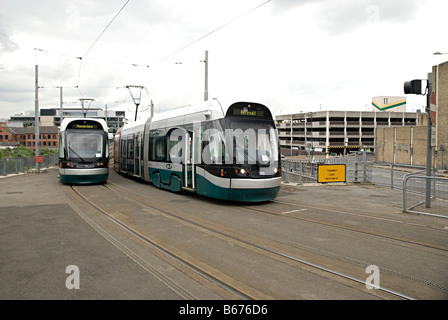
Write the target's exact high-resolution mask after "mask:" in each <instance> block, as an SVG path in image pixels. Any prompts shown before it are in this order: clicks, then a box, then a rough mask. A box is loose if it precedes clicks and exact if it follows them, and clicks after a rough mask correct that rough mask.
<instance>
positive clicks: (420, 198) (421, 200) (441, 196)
mask: <svg viewBox="0 0 448 320" xmlns="http://www.w3.org/2000/svg"><path fill="white" fill-rule="evenodd" d="M427 193H428V195H427ZM403 210H404V212H410V213H418V214H425V215H431V216H437V217H443V218H448V178H444V177H437V176H435V177H428V176H421V175H415V174H410V175H408V176H406V177H405V178H404V179H403Z"/></svg>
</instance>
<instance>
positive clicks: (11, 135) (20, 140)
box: [0, 126, 59, 150]
mask: <svg viewBox="0 0 448 320" xmlns="http://www.w3.org/2000/svg"><path fill="white" fill-rule="evenodd" d="M35 140H36V135H35V128H34V127H24V128H15V127H7V126H0V146H4V147H17V146H18V145H23V146H25V147H27V148H28V149H31V150H35V149H36V142H35ZM39 141H40V147H41V148H52V149H57V148H59V128H58V127H54V126H40V127H39Z"/></svg>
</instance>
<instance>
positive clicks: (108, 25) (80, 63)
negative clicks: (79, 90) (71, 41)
mask: <svg viewBox="0 0 448 320" xmlns="http://www.w3.org/2000/svg"><path fill="white" fill-rule="evenodd" d="M129 1H131V0H127V1H126V2H125V4H124V5H123V6H122V7H121V8H120V10H118V12H117V13H116V14H115V16H114V17H113V18H112V20H111V21H110V22H109V23H108V24H107V26H106V27H105V28H104V30H103V31H102V32H101V33H100V35H99V36H98V37H97V38H96V39H95V41H94V42H93V43H92V45H91V46H90V47H89V49H87V51H86V52H85V53H84V55H83V56H82V57H80V58H79V59H80V61H79V71H78V84H77V86H79V80H80V78H81V67H82V59H84V58H85V57H86V55H87V54H88V53H89V52H90V50H92V48H93V46H94V45H95V44H96V43H97V42H98V40H99V39H100V38H101V36H102V35H103V34H104V32H106V30H107V29H108V28H109V27H110V25H111V24H112V22H114V21H115V19H116V18H117V17H118V15H119V14H120V13H121V11H123V9H124V8H125V7H126V5H127V4H128V3H129Z"/></svg>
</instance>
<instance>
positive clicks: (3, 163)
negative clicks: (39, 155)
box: [0, 153, 59, 176]
mask: <svg viewBox="0 0 448 320" xmlns="http://www.w3.org/2000/svg"><path fill="white" fill-rule="evenodd" d="M43 158H44V162H43V163H40V164H39V166H40V168H41V169H42V168H48V167H52V166H57V165H58V163H59V154H58V153H55V154H50V155H46V156H43ZM35 168H36V164H35V163H34V157H17V158H0V175H2V176H6V175H8V174H16V173H20V172H28V171H30V170H31V169H35Z"/></svg>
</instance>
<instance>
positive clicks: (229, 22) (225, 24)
mask: <svg viewBox="0 0 448 320" xmlns="http://www.w3.org/2000/svg"><path fill="white" fill-rule="evenodd" d="M271 1H272V0H267V1H265V2H263V3H262V4H259V5H258V6H256V7H254V8H252V9H250V10H249V11H246V12H245V13H243V14H241V15H239V16H238V17H236V18H234V19H232V20H230V21H228V22H226V23H224V24H223V25H221V26H220V27H218V28H216V29H213V30H212V31H210V32H208V33H207V34H205V35H203V36H202V37H199V38H197V39H196V40H194V41H192V42H190V43H189V44H187V45H185V46H183V47H182V48H180V49H178V50H176V51H174V52H173V53H171V54H169V55H167V56H166V57H164V58H162V59H160V60H158V61H157V62H155V63H153V64H151V65H148V68H149V67H151V66H154V65H156V64H159V63H161V62H162V61H165V60H166V59H168V58H170V57H172V56H174V55H175V54H177V53H179V52H181V51H182V50H185V49H186V48H188V47H190V46H192V45H193V44H195V43H196V42H199V41H201V40H202V39H204V38H206V37H208V36H209V35H211V34H213V33H215V32H216V31H218V30H220V29H222V28H224V27H226V26H228V25H229V24H231V23H233V22H235V21H237V20H239V19H241V18H242V17H244V16H246V15H248V14H249V13H251V12H253V11H255V10H257V9H258V8H260V7H262V6H264V5H265V4H267V3H269V2H271Z"/></svg>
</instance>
